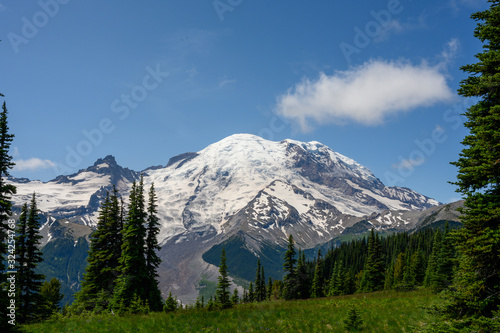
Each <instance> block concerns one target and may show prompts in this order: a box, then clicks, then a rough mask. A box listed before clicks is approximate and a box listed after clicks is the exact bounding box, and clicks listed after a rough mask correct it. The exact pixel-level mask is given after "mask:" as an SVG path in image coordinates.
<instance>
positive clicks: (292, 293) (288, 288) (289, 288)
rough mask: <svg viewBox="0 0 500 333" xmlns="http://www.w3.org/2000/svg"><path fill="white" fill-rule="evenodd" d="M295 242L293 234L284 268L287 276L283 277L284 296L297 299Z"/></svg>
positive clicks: (289, 237) (290, 238)
mask: <svg viewBox="0 0 500 333" xmlns="http://www.w3.org/2000/svg"><path fill="white" fill-rule="evenodd" d="M296 262H297V259H295V243H294V241H293V236H292V235H290V236H288V245H287V251H286V252H285V257H284V263H283V268H284V270H285V277H284V278H283V298H285V299H295V298H297V280H298V279H297V272H296V270H295V263H296Z"/></svg>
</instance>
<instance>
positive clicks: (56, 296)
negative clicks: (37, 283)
mask: <svg viewBox="0 0 500 333" xmlns="http://www.w3.org/2000/svg"><path fill="white" fill-rule="evenodd" d="M40 295H41V297H42V306H41V309H40V312H41V317H42V319H44V318H48V317H50V316H51V315H53V314H54V313H57V312H59V311H60V310H61V304H60V303H61V301H62V299H63V297H64V295H63V294H61V282H60V281H59V280H58V279H56V278H52V279H51V280H50V281H45V282H44V283H43V284H42V287H41V288H40Z"/></svg>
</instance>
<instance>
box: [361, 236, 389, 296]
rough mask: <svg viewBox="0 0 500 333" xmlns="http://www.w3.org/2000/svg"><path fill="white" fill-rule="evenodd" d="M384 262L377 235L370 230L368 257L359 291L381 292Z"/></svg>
mask: <svg viewBox="0 0 500 333" xmlns="http://www.w3.org/2000/svg"><path fill="white" fill-rule="evenodd" d="M384 272H385V262H384V258H383V253H382V246H381V244H380V239H379V236H378V234H375V232H374V230H373V229H372V231H371V234H370V237H369V238H368V257H367V259H366V263H365V267H364V269H363V277H362V279H361V285H360V290H361V291H364V292H371V291H378V290H382V289H383V287H384V280H385V279H384Z"/></svg>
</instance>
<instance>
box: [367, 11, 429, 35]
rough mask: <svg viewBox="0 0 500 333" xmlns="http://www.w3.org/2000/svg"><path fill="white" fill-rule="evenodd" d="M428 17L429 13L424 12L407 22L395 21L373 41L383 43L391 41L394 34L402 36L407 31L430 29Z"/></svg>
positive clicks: (384, 28)
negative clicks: (390, 38)
mask: <svg viewBox="0 0 500 333" xmlns="http://www.w3.org/2000/svg"><path fill="white" fill-rule="evenodd" d="M428 16H429V14H428V13H427V12H423V13H422V14H420V15H419V16H418V17H416V18H409V19H408V20H406V21H401V20H397V19H393V20H391V21H390V22H389V23H388V24H387V25H386V26H384V27H383V29H382V30H381V31H380V33H379V35H378V36H377V37H376V38H375V39H374V40H373V41H374V42H382V41H385V40H387V39H389V36H390V35H392V34H401V33H404V32H407V31H415V30H420V29H425V28H428V26H427V22H426V21H427V17H428Z"/></svg>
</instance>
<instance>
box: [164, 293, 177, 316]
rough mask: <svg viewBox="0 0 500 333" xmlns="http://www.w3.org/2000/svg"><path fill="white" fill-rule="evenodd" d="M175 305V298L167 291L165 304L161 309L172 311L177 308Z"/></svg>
mask: <svg viewBox="0 0 500 333" xmlns="http://www.w3.org/2000/svg"><path fill="white" fill-rule="evenodd" d="M177 307H178V304H177V299H176V298H174V297H173V296H172V292H169V293H168V297H167V299H166V300H165V305H164V306H163V311H165V312H172V311H175V310H177Z"/></svg>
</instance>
